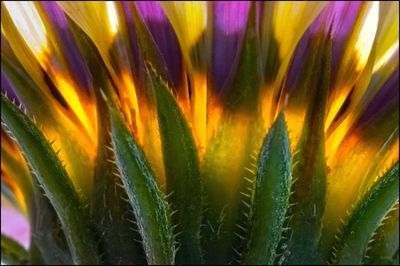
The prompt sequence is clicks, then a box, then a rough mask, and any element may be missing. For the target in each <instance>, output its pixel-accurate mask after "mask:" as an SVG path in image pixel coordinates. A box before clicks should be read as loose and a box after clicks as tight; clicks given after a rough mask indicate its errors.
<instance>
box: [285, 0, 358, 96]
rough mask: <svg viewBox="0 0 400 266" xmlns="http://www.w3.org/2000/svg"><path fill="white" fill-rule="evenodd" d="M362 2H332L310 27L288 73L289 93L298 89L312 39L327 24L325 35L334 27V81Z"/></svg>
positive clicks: (332, 60) (295, 53)
mask: <svg viewBox="0 0 400 266" xmlns="http://www.w3.org/2000/svg"><path fill="white" fill-rule="evenodd" d="M362 4H363V3H362V2H356V1H353V2H330V3H328V4H327V5H326V7H325V8H324V9H323V10H322V11H321V13H320V14H319V15H318V17H317V18H316V19H315V21H314V22H313V23H312V24H311V25H310V27H309V28H308V29H307V31H306V32H305V33H304V35H303V37H302V38H301V40H300V42H299V43H298V45H297V47H296V50H295V52H294V56H293V58H292V62H291V64H290V67H289V71H288V78H287V91H288V92H291V91H293V89H294V88H295V87H296V83H297V80H298V78H299V75H300V71H301V69H303V67H304V65H303V64H304V62H306V57H307V53H308V50H309V49H308V48H309V44H310V41H311V39H312V38H313V36H315V35H316V34H317V33H318V31H319V30H320V28H321V26H322V25H323V23H324V22H325V23H326V24H325V25H326V26H325V28H324V32H325V34H328V31H329V28H330V26H332V59H331V78H332V79H333V78H334V76H335V73H336V71H337V68H338V65H339V62H340V58H341V55H342V53H343V49H344V46H345V44H346V42H347V40H348V38H349V37H350V34H351V32H352V29H353V27H354V24H355V22H356V19H357V17H358V13H359V12H360V10H361V6H362Z"/></svg>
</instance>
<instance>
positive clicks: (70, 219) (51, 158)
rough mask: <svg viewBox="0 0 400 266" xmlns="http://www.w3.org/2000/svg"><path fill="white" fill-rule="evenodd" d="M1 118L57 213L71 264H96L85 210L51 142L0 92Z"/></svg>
mask: <svg viewBox="0 0 400 266" xmlns="http://www.w3.org/2000/svg"><path fill="white" fill-rule="evenodd" d="M1 119H2V122H4V123H5V126H6V127H7V128H8V130H9V132H8V133H9V134H11V135H12V137H13V138H15V140H16V143H17V144H18V146H19V148H20V149H21V151H22V152H23V154H24V156H25V159H26V160H27V162H28V163H29V165H30V168H31V170H32V172H33V173H34V174H35V177H36V179H37V181H38V183H39V184H40V186H41V187H42V188H43V190H44V191H45V193H46V196H47V197H48V198H49V200H50V202H51V204H52V205H53V207H54V209H55V211H56V212H57V215H58V218H59V219H60V221H61V224H62V228H63V230H64V233H65V235H66V237H67V242H68V246H69V248H70V250H71V253H72V256H73V261H74V263H79V264H87V263H89V264H99V263H100V259H99V257H98V255H97V251H96V243H95V241H94V235H93V232H92V231H91V228H90V224H89V217H88V212H87V210H85V209H84V208H83V206H82V204H81V202H80V199H79V196H78V194H77V193H76V191H75V189H74V187H73V185H72V183H71V180H70V179H69V177H68V174H67V172H66V170H65V168H64V166H63V165H62V163H61V161H60V160H59V159H58V157H57V155H56V153H55V152H54V151H53V150H52V148H51V144H49V143H48V142H47V140H46V138H45V137H44V136H43V134H42V133H41V132H40V131H39V130H38V129H37V128H36V126H35V125H34V124H33V122H31V120H30V119H29V118H28V117H27V116H26V115H25V114H24V113H23V112H22V111H21V110H19V109H18V108H17V107H16V106H14V105H13V104H12V103H11V102H10V101H9V100H8V99H7V98H6V97H5V96H4V95H1ZM55 177H56V178H55Z"/></svg>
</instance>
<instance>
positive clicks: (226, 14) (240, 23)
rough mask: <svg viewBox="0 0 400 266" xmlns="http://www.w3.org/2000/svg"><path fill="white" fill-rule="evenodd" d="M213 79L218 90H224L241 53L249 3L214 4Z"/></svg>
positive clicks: (229, 2)
mask: <svg viewBox="0 0 400 266" xmlns="http://www.w3.org/2000/svg"><path fill="white" fill-rule="evenodd" d="M213 4H214V6H213V44H212V70H211V71H212V79H213V83H214V87H215V89H216V90H218V91H221V90H224V87H225V84H226V82H227V80H228V79H229V77H230V75H231V73H234V71H235V70H236V67H237V64H238V62H235V61H237V60H235V59H236V58H237V57H238V56H239V53H240V48H241V46H242V42H243V37H244V33H245V31H246V24H247V17H248V14H249V9H250V4H251V2H249V1H238V2H235V1H227V2H224V1H217V2H214V3H213Z"/></svg>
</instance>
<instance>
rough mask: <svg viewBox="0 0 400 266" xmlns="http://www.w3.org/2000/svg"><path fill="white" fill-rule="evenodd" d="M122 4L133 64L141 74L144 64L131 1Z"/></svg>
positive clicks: (134, 69) (135, 71) (138, 73)
mask: <svg viewBox="0 0 400 266" xmlns="http://www.w3.org/2000/svg"><path fill="white" fill-rule="evenodd" d="M121 5H122V12H123V14H124V16H123V19H124V20H125V23H126V27H127V31H128V38H129V44H130V47H131V52H132V57H133V64H134V66H133V71H134V74H135V75H137V76H140V75H141V72H142V71H141V69H142V67H143V64H141V59H140V52H139V42H138V39H137V35H136V30H135V23H134V22H133V17H132V11H131V6H130V2H127V1H122V2H121Z"/></svg>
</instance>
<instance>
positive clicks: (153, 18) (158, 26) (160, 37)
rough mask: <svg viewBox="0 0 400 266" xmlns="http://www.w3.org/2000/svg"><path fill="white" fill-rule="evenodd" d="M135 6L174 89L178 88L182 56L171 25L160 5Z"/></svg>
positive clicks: (145, 3) (147, 3)
mask: <svg viewBox="0 0 400 266" xmlns="http://www.w3.org/2000/svg"><path fill="white" fill-rule="evenodd" d="M135 5H136V7H137V9H138V12H139V13H140V15H141V17H142V19H143V21H144V23H145V24H146V26H147V27H148V29H149V31H150V33H151V35H152V37H153V39H154V41H155V43H156V44H157V46H158V49H159V50H160V52H161V55H162V57H163V59H164V61H165V63H166V65H167V68H168V72H169V75H170V77H171V80H172V82H173V83H174V86H175V88H178V87H179V83H180V82H181V80H182V55H181V52H180V47H179V43H178V39H177V37H176V34H175V31H174V30H173V28H172V25H171V23H170V22H169V20H168V18H167V16H166V15H165V13H164V11H163V10H162V8H161V5H160V3H158V2H156V1H143V2H135Z"/></svg>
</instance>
